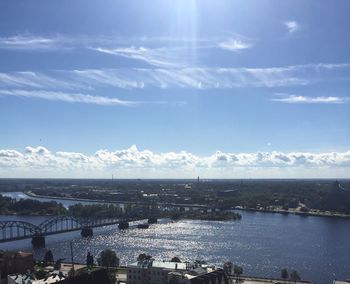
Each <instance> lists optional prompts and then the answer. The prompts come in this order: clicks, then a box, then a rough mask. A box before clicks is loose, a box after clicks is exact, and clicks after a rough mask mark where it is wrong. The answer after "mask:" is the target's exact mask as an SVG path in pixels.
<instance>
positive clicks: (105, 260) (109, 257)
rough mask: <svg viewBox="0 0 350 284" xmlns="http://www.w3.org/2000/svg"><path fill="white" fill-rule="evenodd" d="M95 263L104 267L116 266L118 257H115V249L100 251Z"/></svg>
mask: <svg viewBox="0 0 350 284" xmlns="http://www.w3.org/2000/svg"><path fill="white" fill-rule="evenodd" d="M97 263H98V265H100V266H105V267H118V266H119V258H118V257H117V255H116V253H115V251H112V250H110V249H105V250H103V251H101V253H100V257H99V258H98V259H97Z"/></svg>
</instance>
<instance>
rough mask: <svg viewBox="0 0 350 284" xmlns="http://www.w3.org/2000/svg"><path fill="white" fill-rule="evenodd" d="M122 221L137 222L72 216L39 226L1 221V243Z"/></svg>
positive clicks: (49, 220)
mask: <svg viewBox="0 0 350 284" xmlns="http://www.w3.org/2000/svg"><path fill="white" fill-rule="evenodd" d="M121 221H124V222H129V221H135V220H133V219H129V220H125V219H124V220H121V219H116V218H103V219H98V218H75V217H72V216H57V217H53V218H50V219H48V220H45V221H44V222H42V223H41V224H39V225H34V224H32V223H29V222H24V221H0V243H1V242H8V241H15V240H21V239H27V238H33V237H35V236H47V235H53V234H60V233H66V232H71V231H78V230H83V229H84V228H94V227H102V226H108V225H115V224H119V223H120V222H121Z"/></svg>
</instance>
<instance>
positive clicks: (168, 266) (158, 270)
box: [127, 259, 229, 284]
mask: <svg viewBox="0 0 350 284" xmlns="http://www.w3.org/2000/svg"><path fill="white" fill-rule="evenodd" d="M127 275H128V276H127V283H128V284H165V283H169V284H177V283H178V284H186V283H198V284H201V283H211V284H227V283H229V282H228V280H227V279H226V278H225V275H224V272H223V270H222V269H215V268H214V267H211V266H203V265H202V266H199V265H197V264H191V263H181V262H180V263H178V262H165V261H164V262H163V261H154V260H152V259H150V260H143V261H138V262H136V263H133V264H130V265H129V266H128V267H127ZM208 281H209V282H208Z"/></svg>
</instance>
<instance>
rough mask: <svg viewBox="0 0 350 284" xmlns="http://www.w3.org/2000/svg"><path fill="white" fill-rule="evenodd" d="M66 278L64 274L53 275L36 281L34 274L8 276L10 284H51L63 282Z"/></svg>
mask: <svg viewBox="0 0 350 284" xmlns="http://www.w3.org/2000/svg"><path fill="white" fill-rule="evenodd" d="M64 279H65V276H64V275H63V274H62V273H52V274H51V275H50V276H48V277H45V278H43V279H36V278H35V277H34V276H33V275H32V274H30V273H27V274H10V275H8V276H7V283H8V284H51V283H56V282H59V281H62V280H64Z"/></svg>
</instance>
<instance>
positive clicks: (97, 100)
mask: <svg viewBox="0 0 350 284" xmlns="http://www.w3.org/2000/svg"><path fill="white" fill-rule="evenodd" d="M1 96H13V97H24V98H34V99H43V100H48V101H61V102H67V103H83V104H95V105H103V106H116V105H118V106H131V105H134V104H137V103H139V102H136V101H123V100H119V99H117V98H110V97H102V96H92V95H87V94H80V93H64V92H53V91H27V90H0V97H1Z"/></svg>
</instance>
